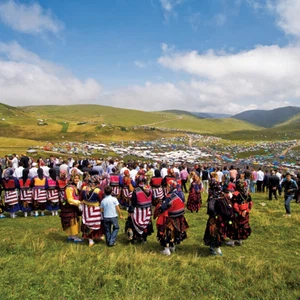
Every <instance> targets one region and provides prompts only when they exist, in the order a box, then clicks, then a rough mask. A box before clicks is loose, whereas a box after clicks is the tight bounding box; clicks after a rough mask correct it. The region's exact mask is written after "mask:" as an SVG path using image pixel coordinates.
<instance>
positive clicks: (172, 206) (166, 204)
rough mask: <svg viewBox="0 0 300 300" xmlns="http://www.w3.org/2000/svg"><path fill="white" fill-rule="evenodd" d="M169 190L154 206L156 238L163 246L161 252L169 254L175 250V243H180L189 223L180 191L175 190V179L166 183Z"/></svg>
mask: <svg viewBox="0 0 300 300" xmlns="http://www.w3.org/2000/svg"><path fill="white" fill-rule="evenodd" d="M168 185H169V187H168V190H169V191H170V192H169V194H168V195H167V197H166V198H165V199H164V200H163V202H162V204H160V203H159V204H158V205H157V206H156V208H155V213H154V218H156V217H158V218H157V221H156V227H157V238H158V240H159V241H160V244H161V245H162V246H163V247H164V250H163V251H162V254H165V255H170V254H171V251H172V252H175V245H178V244H180V243H181V242H182V241H183V240H184V239H185V238H186V237H187V235H186V230H187V229H188V228H189V225H188V223H187V221H186V219H185V217H184V201H183V198H182V193H181V192H180V191H178V190H177V188H178V184H177V182H176V181H170V182H169V183H168Z"/></svg>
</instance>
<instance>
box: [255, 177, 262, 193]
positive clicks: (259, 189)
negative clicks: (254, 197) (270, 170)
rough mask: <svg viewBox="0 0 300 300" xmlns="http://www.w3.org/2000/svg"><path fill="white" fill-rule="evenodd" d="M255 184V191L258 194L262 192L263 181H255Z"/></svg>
mask: <svg viewBox="0 0 300 300" xmlns="http://www.w3.org/2000/svg"><path fill="white" fill-rule="evenodd" d="M256 184H257V191H258V192H262V184H263V181H259V180H257V182H256Z"/></svg>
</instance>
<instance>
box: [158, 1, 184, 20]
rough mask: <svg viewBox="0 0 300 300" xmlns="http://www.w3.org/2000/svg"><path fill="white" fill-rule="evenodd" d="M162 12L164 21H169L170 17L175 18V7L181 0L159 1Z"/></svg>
mask: <svg viewBox="0 0 300 300" xmlns="http://www.w3.org/2000/svg"><path fill="white" fill-rule="evenodd" d="M159 1H160V4H161V7H162V9H163V11H164V17H165V21H168V20H169V17H170V16H176V15H177V14H176V12H175V7H176V6H177V5H179V4H180V3H181V2H182V0H159Z"/></svg>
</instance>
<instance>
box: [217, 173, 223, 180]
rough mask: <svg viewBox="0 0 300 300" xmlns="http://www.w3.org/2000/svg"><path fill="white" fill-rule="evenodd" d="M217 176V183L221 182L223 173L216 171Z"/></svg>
mask: <svg viewBox="0 0 300 300" xmlns="http://www.w3.org/2000/svg"><path fill="white" fill-rule="evenodd" d="M217 175H218V181H219V182H222V178H223V175H224V174H223V172H221V171H218V172H217Z"/></svg>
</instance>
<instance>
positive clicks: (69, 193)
mask: <svg viewBox="0 0 300 300" xmlns="http://www.w3.org/2000/svg"><path fill="white" fill-rule="evenodd" d="M79 180H80V177H79V175H78V174H75V175H73V176H72V177H71V178H70V181H69V182H68V185H67V186H66V188H65V195H64V200H63V203H62V205H61V212H60V218H61V225H62V228H63V231H64V232H65V233H66V234H67V235H68V241H74V243H78V242H82V240H81V239H80V238H79V237H78V234H79V232H80V216H81V213H80V211H79V205H80V204H81V202H80V200H79V191H78V189H77V184H78V182H79Z"/></svg>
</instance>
